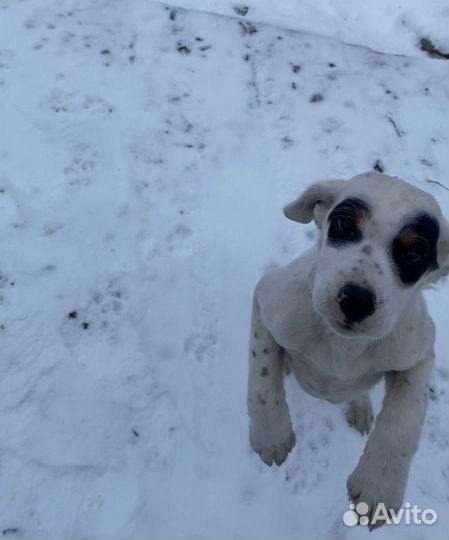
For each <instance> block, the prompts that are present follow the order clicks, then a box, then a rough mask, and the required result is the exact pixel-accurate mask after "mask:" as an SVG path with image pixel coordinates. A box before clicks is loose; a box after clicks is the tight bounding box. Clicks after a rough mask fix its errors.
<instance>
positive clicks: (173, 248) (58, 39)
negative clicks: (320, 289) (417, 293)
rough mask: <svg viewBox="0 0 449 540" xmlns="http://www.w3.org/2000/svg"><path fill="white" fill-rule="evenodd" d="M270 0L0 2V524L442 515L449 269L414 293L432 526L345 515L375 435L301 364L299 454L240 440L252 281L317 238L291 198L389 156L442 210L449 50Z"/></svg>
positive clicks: (114, 527)
mask: <svg viewBox="0 0 449 540" xmlns="http://www.w3.org/2000/svg"><path fill="white" fill-rule="evenodd" d="M385 3H386V2H385V1H384V2H383V4H385ZM191 4H193V2H191ZM203 4H204V2H203ZM255 4H256V2H255V1H254V2H253V3H252V5H255ZM373 4H374V3H373ZM198 5H199V4H198ZM227 5H228V6H229V5H230V4H229V2H228V3H227ZM261 5H262V4H261ZM264 5H265V6H266V5H267V3H266V2H265V3H264ZM281 5H282V3H281V2H280V0H278V2H276V3H275V6H277V8H276V9H273V13H274V14H275V15H276V16H273V17H274V18H273V21H272V22H273V23H274V25H273V26H270V25H269V24H268V23H269V22H270V21H269V17H268V18H267V20H265V22H264V23H261V22H256V23H252V22H249V20H251V19H249V17H250V13H247V14H246V16H244V15H240V16H239V15H238V14H237V13H236V12H235V11H234V12H233V13H232V12H231V10H229V15H234V17H230V16H223V14H222V13H221V11H220V10H218V11H219V12H220V14H212V13H204V12H199V11H189V10H183V9H179V8H174V7H173V6H166V5H163V4H159V3H156V2H151V1H145V0H120V1H119V0H104V1H95V0H79V1H78V2H74V1H71V0H45V1H44V0H41V1H35V2H31V1H29V0H28V1H15V0H14V1H13V0H0V220H1V226H0V235H1V240H0V307H1V311H0V346H1V349H0V351H1V360H0V426H1V429H0V486H1V488H0V533H1V534H2V535H3V537H4V538H6V539H9V538H44V537H45V538H56V537H57V538H69V537H70V538H86V537H91V538H92V537H93V538H106V537H108V538H119V537H122V538H123V537H131V538H238V539H240V538H295V539H298V538H300V539H305V538H329V539H331V538H348V539H351V538H353V539H355V538H368V537H369V538H428V539H434V538H441V537H443V536H446V533H447V530H448V527H449V523H448V514H447V503H448V476H449V467H448V401H449V400H448V377H449V371H448V364H447V356H448V355H447V351H448V348H447V328H448V325H449V314H448V310H447V293H448V285H447V283H446V284H441V285H439V286H438V288H437V289H436V290H435V291H430V292H429V293H428V295H427V297H428V300H429V305H430V310H431V313H432V314H433V316H434V318H435V320H436V323H437V330H438V341H437V366H436V369H435V373H434V382H433V386H432V393H431V397H432V399H431V401H430V407H429V411H428V415H427V421H426V425H425V428H424V433H423V436H422V440H421V445H420V448H419V452H418V454H417V455H416V458H415V460H414V462H413V466H412V471H411V475H410V479H409V485H408V489H407V493H406V500H407V501H409V502H411V503H412V504H417V505H419V506H421V507H422V508H429V507H430V508H433V509H435V510H436V511H437V512H438V514H439V519H438V521H437V523H436V524H435V525H433V526H431V527H430V526H427V527H426V526H407V525H401V526H390V527H383V528H381V529H379V530H377V531H375V532H373V533H371V534H369V533H368V531H367V530H366V528H363V527H355V528H348V527H346V526H345V525H344V524H343V522H342V515H343V513H344V512H345V511H346V510H347V509H348V503H347V500H346V488H345V482H346V478H347V476H348V475H349V473H350V472H351V471H352V470H353V468H354V466H355V464H356V462H357V460H358V457H359V455H360V453H361V451H362V449H363V446H364V439H363V438H362V437H360V436H359V435H358V434H357V433H355V432H353V431H351V430H350V428H349V427H347V425H346V424H345V422H344V419H343V412H342V408H341V407H338V406H334V405H331V404H328V403H325V402H322V401H318V400H316V399H314V398H312V397H309V396H306V395H305V394H304V393H303V392H301V391H299V390H298V389H297V386H296V385H295V384H294V383H293V381H291V380H289V381H288V390H289V402H290V405H291V412H292V418H293V423H294V426H295V429H296V432H297V434H298V440H299V442H298V444H297V446H296V447H295V449H294V451H293V453H292V454H291V455H290V457H289V459H288V461H287V463H286V464H285V465H284V466H283V467H281V468H272V469H269V468H267V467H266V466H264V465H263V464H262V463H261V461H260V460H259V459H258V458H257V456H255V455H254V453H252V452H251V451H250V449H249V444H248V433H247V432H248V420H247V416H246V404H245V391H246V376H247V358H246V353H247V334H248V326H249V313H250V306H251V296H252V290H253V287H254V285H255V283H256V281H257V279H258V278H259V276H260V275H261V273H262V272H263V270H264V269H266V268H267V267H270V266H271V265H274V264H283V263H285V262H287V261H290V260H291V259H292V258H294V257H295V256H296V255H297V254H298V253H300V252H301V251H302V250H303V249H304V248H306V247H307V246H309V245H310V244H311V242H312V241H313V240H314V238H315V237H316V233H315V230H314V227H313V226H312V225H310V226H305V227H304V226H302V227H301V226H299V225H296V224H293V223H292V222H288V221H287V220H286V219H285V218H284V217H283V216H282V212H281V208H282V206H283V204H284V203H286V202H288V201H289V199H290V198H291V197H292V195H293V194H295V193H297V192H298V191H299V190H300V189H301V188H302V187H304V186H305V185H308V184H310V183H311V182H313V181H315V180H318V179H321V178H324V177H331V178H332V177H342V178H349V177H351V176H352V175H354V174H356V173H359V172H362V171H365V170H369V169H372V168H373V167H374V165H375V164H376V163H378V166H380V167H382V168H384V169H385V171H386V172H387V173H389V174H393V175H398V176H401V177H403V178H404V179H406V180H408V181H411V182H413V183H415V184H416V185H418V186H420V187H422V188H424V189H426V190H428V191H430V192H431V193H432V194H433V195H434V196H435V197H436V198H437V199H438V200H439V201H440V203H441V205H442V206H443V208H444V210H445V212H446V214H448V213H449V201H448V197H447V195H448V193H447V191H446V190H445V189H444V188H443V187H441V186H440V185H438V184H436V183H435V182H441V183H442V184H445V185H446V186H447V185H448V172H449V163H448V152H447V144H448V124H447V118H448V85H447V63H446V62H444V61H439V60H435V59H431V58H429V57H427V56H426V55H424V53H422V52H420V51H419V49H416V54H414V53H413V54H412V53H411V52H410V51H408V50H406V51H399V52H407V53H409V52H410V56H398V55H391V54H390V55H389V54H380V53H378V52H374V51H372V50H369V49H366V48H362V47H358V46H354V45H346V44H344V43H343V42H342V41H341V40H337V39H334V38H335V37H338V35H337V34H335V32H334V31H333V30H332V31H329V35H328V36H321V37H320V36H318V35H315V34H307V33H302V32H297V31H292V30H291V29H290V30H289V29H285V28H284V29H283V28H282V27H281V26H279V25H280V23H281V21H280V20H278V19H277V18H276V17H277V16H278V15H279V13H280V12H281V8H280V7H279V6H281ZM285 5H286V6H290V7H289V9H290V8H291V7H292V6H293V3H292V2H290V3H287V2H286V3H285ZM320 5H321V6H323V5H324V6H325V5H326V4H325V3H321V4H320ZM416 6H417V4H416ZM200 7H204V5H203V6H200ZM206 7H208V6H206ZM216 7H217V6H215V8H216ZM240 7H241V6H240ZM209 8H210V9H208V11H213V9H214V5H213V2H210V4H209ZM223 9H224V8H223ZM421 9H422V10H426V9H427V7H426V5H424V6H423V7H422V8H421ZM407 13H409V12H407ZM439 13H440V14H439V17H441V16H442V15H443V14H442V12H439ZM388 17H389V12H388V10H387V9H386V10H385V12H384V13H382V14H380V15H379V14H378V12H377V9H376V11H373V12H372V17H371V19H369V17H368V19H369V20H371V22H372V24H373V25H379V27H382V28H385V25H383V22H385V24H386V23H387V21H388ZM411 19H413V20H417V21H421V22H422V24H424V22H423V21H426V20H428V19H425V16H423V17H421V12H420V13H418V12H415V13H414V14H413V17H411V18H410V17H409V19H408V20H411ZM258 20H264V19H263V18H262V17H260V18H259V19H258ZM363 20H365V19H363ZM421 22H420V24H421ZM348 24H349V23H348ZM351 24H352V23H351ZM429 24H430V23H429ZM438 24H440V22H438ZM307 28H308V25H307V21H306V20H305V19H304V20H302V22H301V28H300V30H305V29H307ZM310 28H311V31H312V32H315V33H320V32H321V29H320V28H319V27H317V26H314V23H313V21H311V23H310ZM363 28H364V27H363V25H362V28H361V29H360V35H359V36H358V37H357V39H356V40H355V41H351V40H346V41H348V42H350V43H360V39H361V37H363ZM429 28H430V27H429ZM439 28H440V27H439V26H438V25H436V24H435V27H433V26H432V27H431V30H432V32H433V31H434V34H432V32H430V30H429V32H430V33H431V34H432V35H435V36H436V38H435V42H437V41H438V39H437V38H438V35H439V34H438V33H439V31H440V30H439ZM365 30H366V35H367V36H368V37H369V36H374V35H375V27H374V26H373V27H370V28H368V27H366V29H365ZM341 32H342V35H347V34H348V32H349V33H350V26H349V27H347V28H346V26H345V25H344V23H342V30H341ZM388 35H390V34H388ZM416 35H418V34H416ZM329 36H330V37H329ZM440 37H441V36H440ZM370 39H371V38H369V39H368V38H367V43H366V45H368V46H370V47H373V43H372V42H370V41H369V40H370ZM372 39H375V38H372ZM392 39H393V38H392ZM343 41H345V40H343ZM398 43H399V44H404V43H406V40H405V38H404V39H402V37H398V41H397V43H394V42H391V49H392V50H391V52H398V51H397V50H396V46H397V44H398ZM407 43H408V45H407V47H409V46H410V47H411V45H410V43H412V41H408V42H407ZM413 43H416V40H415V41H413ZM443 45H444V43H443ZM374 48H375V47H374ZM381 397H382V388H378V389H377V391H376V392H375V402H376V406H377V410H378V409H379V404H380V400H381Z"/></svg>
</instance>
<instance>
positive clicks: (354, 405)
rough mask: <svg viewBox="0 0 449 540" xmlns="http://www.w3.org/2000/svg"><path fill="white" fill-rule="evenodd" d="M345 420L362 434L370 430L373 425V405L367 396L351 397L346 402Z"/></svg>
mask: <svg viewBox="0 0 449 540" xmlns="http://www.w3.org/2000/svg"><path fill="white" fill-rule="evenodd" d="M346 421H347V423H348V425H349V426H350V427H353V428H354V429H356V430H357V431H358V432H359V433H361V434H362V435H365V434H367V433H369V432H370V430H371V427H372V425H373V407H372V405H371V400H370V399H369V397H368V396H362V397H360V398H358V399H353V400H352V401H350V402H349V403H348V405H347V407H346Z"/></svg>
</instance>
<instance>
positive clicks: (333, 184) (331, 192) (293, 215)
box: [284, 180, 346, 229]
mask: <svg viewBox="0 0 449 540" xmlns="http://www.w3.org/2000/svg"><path fill="white" fill-rule="evenodd" d="M345 184H346V182H345V181H344V180H324V181H323V182H318V183H317V184H313V185H312V186H310V187H309V188H308V189H306V191H305V192H304V193H303V194H302V195H300V196H299V197H298V198H297V199H295V200H294V201H292V202H291V203H290V204H287V206H285V207H284V216H285V217H287V218H288V219H291V220H292V221H298V222H299V223H310V222H311V221H312V219H313V220H314V221H315V223H316V225H317V227H318V228H319V229H321V224H322V222H323V218H324V216H325V214H326V212H327V211H328V210H329V208H330V207H331V206H332V205H333V203H334V202H335V201H336V199H337V197H338V196H339V195H340V193H341V191H342V190H343V188H344V186H345Z"/></svg>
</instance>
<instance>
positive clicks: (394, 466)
mask: <svg viewBox="0 0 449 540" xmlns="http://www.w3.org/2000/svg"><path fill="white" fill-rule="evenodd" d="M284 214H285V216H286V217H287V218H289V219H291V220H293V221H297V222H299V223H309V222H310V221H312V219H313V220H314V221H315V223H316V225H317V227H318V229H320V236H319V240H318V242H317V245H316V246H314V247H313V248H312V249H310V250H309V251H307V252H306V253H305V254H304V255H303V256H302V257H300V258H298V259H296V260H294V261H293V262H291V263H290V264H288V265H287V266H285V267H283V268H277V269H275V270H273V271H271V272H269V273H268V274H266V275H265V276H263V277H262V279H261V280H260V282H259V283H258V285H257V287H256V291H255V295H254V303H253V313H252V323H251V344H250V355H249V380H248V412H249V416H250V443H251V446H252V448H253V449H254V450H255V451H256V452H257V453H258V454H259V456H260V457H261V459H262V460H263V461H264V462H265V463H266V464H267V465H272V463H273V461H274V462H275V463H276V464H277V465H281V464H282V463H283V462H284V461H285V459H286V457H287V454H288V453H289V452H290V451H291V450H292V448H293V447H294V445H295V434H294V432H293V429H292V424H291V420H290V414H289V410H288V406H287V403H286V400H285V390H284V383H283V379H284V362H286V363H287V365H288V367H289V368H290V369H291V371H292V372H293V374H294V376H295V378H296V380H297V381H298V383H299V385H300V386H301V387H302V388H303V389H304V390H305V391H306V392H308V393H309V394H311V395H312V396H315V397H319V398H322V399H326V400H328V401H330V402H332V403H339V402H347V403H348V413H347V419H348V422H349V424H350V425H351V426H353V427H354V428H355V429H357V430H358V431H359V432H360V433H362V434H363V433H369V431H370V430H371V426H372V421H373V413H372V408H371V402H370V399H369V397H368V392H369V389H370V388H371V387H372V386H374V385H375V384H376V383H377V382H378V381H379V380H380V379H381V378H382V377H384V378H385V382H386V392H385V397H384V401H383V406H382V411H381V412H380V414H379V415H378V417H377V418H376V422H375V426H374V429H373V431H372V433H371V435H370V436H369V438H368V441H367V444H366V447H365V450H364V452H363V455H362V456H361V458H360V460H359V463H358V465H357V467H356V468H355V470H354V472H353V473H352V474H351V475H350V477H349V479H348V482H347V488H348V493H349V496H350V498H351V499H352V501H353V502H354V503H355V504H357V503H358V502H360V501H364V502H365V503H366V504H368V506H369V508H370V512H371V514H372V513H373V512H374V511H375V509H376V507H377V504H378V503H384V505H385V507H386V508H388V509H394V510H398V509H399V508H400V506H401V504H402V502H403V497H404V491H405V487H406V483H407V477H408V473H409V468H410V463H411V460H412V457H413V455H414V453H415V451H416V449H417V447H418V442H419V438H420V434H421V428H422V425H423V421H424V417H425V414H426V407H427V393H428V382H429V378H430V375H431V371H432V366H433V363H434V352H433V345H434V338H435V326H434V323H433V321H432V320H431V318H430V316H429V314H428V312H427V308H426V304H425V302H424V298H423V295H422V292H421V291H422V289H423V288H424V287H425V286H428V285H429V284H431V283H433V282H435V281H436V280H437V279H439V278H440V277H442V276H443V275H445V274H447V273H448V264H449V225H448V223H447V222H446V221H445V219H444V218H443V216H442V214H441V210H440V208H439V206H438V203H437V202H436V200H435V199H434V198H433V197H432V196H431V195H429V194H428V193H426V192H424V191H422V190H420V189H418V188H416V187H414V186H412V185H410V184H408V183H406V182H404V181H402V180H399V179H397V178H392V177H390V176H386V175H383V174H380V173H377V172H369V173H365V174H361V175H359V176H356V177H354V178H352V179H351V180H349V181H341V180H335V181H324V182H319V183H317V184H315V185H313V186H311V187H310V188H309V189H307V190H306V191H305V193H303V194H302V195H301V196H300V197H299V198H298V199H296V200H295V201H293V202H292V203H291V204H289V205H288V206H286V207H285V208H284Z"/></svg>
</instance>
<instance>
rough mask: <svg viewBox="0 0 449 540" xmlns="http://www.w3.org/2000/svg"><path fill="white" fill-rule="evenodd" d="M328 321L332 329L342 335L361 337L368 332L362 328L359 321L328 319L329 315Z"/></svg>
mask: <svg viewBox="0 0 449 540" xmlns="http://www.w3.org/2000/svg"><path fill="white" fill-rule="evenodd" d="M326 321H327V323H328V325H329V326H330V328H331V330H332V331H333V332H335V333H336V334H339V335H341V336H345V337H360V336H363V335H365V334H366V331H364V329H363V328H361V325H360V323H358V322H355V323H350V322H347V321H341V320H332V319H328V318H327V317H326Z"/></svg>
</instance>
